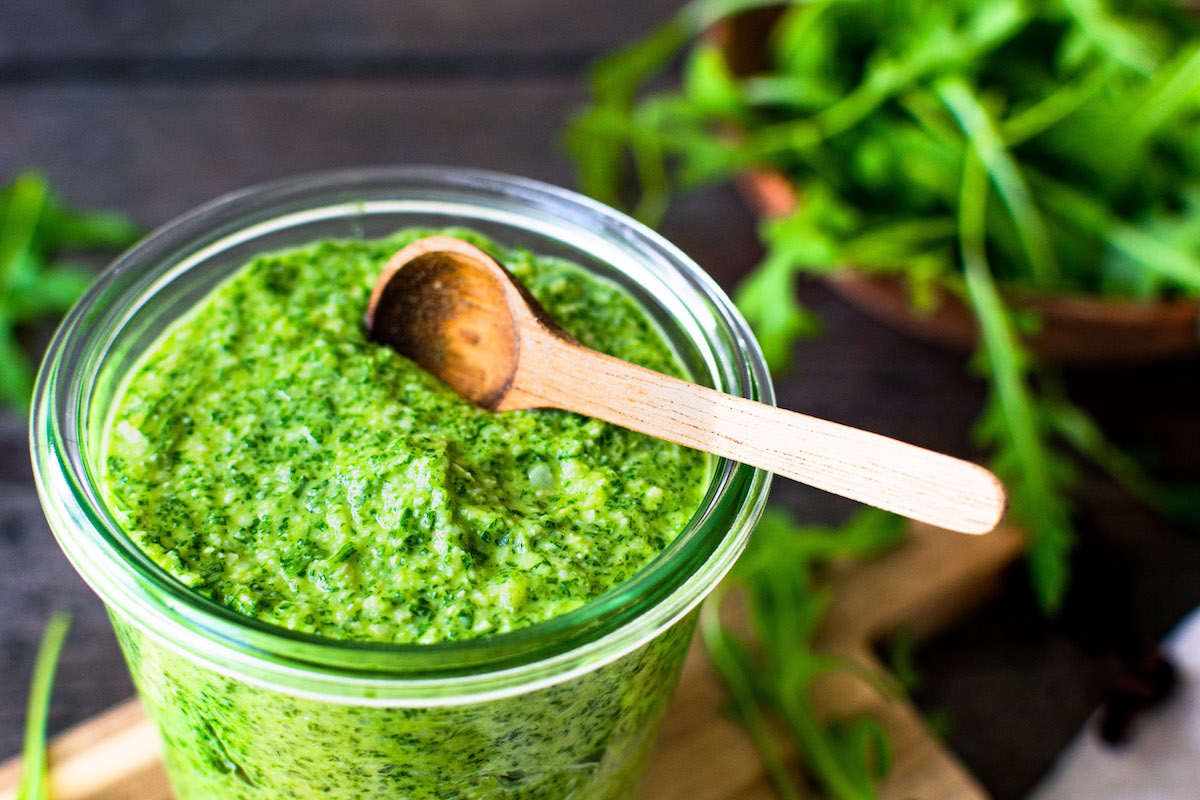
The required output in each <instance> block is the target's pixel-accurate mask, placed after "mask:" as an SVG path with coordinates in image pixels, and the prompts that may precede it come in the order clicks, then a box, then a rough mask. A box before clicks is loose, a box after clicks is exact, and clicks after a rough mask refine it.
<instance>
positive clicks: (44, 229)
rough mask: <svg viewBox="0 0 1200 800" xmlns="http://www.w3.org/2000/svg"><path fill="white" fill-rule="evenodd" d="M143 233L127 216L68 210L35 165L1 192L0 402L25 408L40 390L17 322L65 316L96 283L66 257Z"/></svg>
mask: <svg viewBox="0 0 1200 800" xmlns="http://www.w3.org/2000/svg"><path fill="white" fill-rule="evenodd" d="M140 235H141V229H140V228H139V227H138V226H137V225H136V224H134V223H133V222H132V221H131V220H130V219H129V218H127V217H125V216H123V215H120V214H114V213H111V212H75V211H72V210H70V209H68V208H67V207H66V206H64V205H63V203H62V201H61V200H60V199H59V198H58V196H57V195H56V194H55V192H54V191H53V189H52V188H51V187H50V185H49V183H48V182H47V181H46V178H45V177H44V176H43V175H41V173H39V172H37V171H35V170H25V171H24V172H21V173H20V174H18V175H17V176H16V177H15V178H14V179H13V180H12V182H11V183H9V184H8V186H6V187H4V188H3V189H0V406H7V407H9V408H11V409H13V410H15V411H24V410H26V408H27V407H28V405H29V399H30V396H31V395H32V392H33V363H32V361H31V359H30V358H29V356H28V355H27V354H26V353H25V351H24V349H23V348H22V347H21V345H20V342H19V339H18V332H19V331H18V326H20V325H24V324H27V323H31V322H34V321H36V320H38V319H40V318H43V317H54V316H57V315H59V314H61V313H63V312H64V311H66V310H67V309H69V308H70V307H71V305H72V304H74V302H75V301H76V300H77V299H79V296H80V295H81V294H83V292H84V290H85V289H86V288H87V287H88V285H89V284H90V283H91V281H92V274H91V272H90V271H88V270H86V269H84V268H82V267H79V266H75V265H71V264H67V263H63V262H59V261H58V260H57V259H58V258H59V256H60V255H61V254H62V253H63V252H64V251H72V252H78V253H83V252H92V251H112V250H116V249H119V248H123V247H126V246H128V245H130V244H132V243H133V242H134V241H135V240H136V239H137V238H138V237H139V236H140Z"/></svg>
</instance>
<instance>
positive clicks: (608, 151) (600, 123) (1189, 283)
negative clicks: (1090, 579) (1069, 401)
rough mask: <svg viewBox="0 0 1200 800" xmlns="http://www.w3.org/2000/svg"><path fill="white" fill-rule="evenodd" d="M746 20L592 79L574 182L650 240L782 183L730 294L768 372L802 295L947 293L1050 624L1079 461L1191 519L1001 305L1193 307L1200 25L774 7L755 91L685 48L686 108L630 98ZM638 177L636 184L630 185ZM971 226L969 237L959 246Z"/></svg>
mask: <svg viewBox="0 0 1200 800" xmlns="http://www.w3.org/2000/svg"><path fill="white" fill-rule="evenodd" d="M757 5H762V4H755V3H750V2H744V3H739V2H736V1H731V2H727V3H719V2H704V1H703V0H698V1H696V2H693V3H692V4H690V5H688V6H686V7H685V8H684V9H683V10H682V11H681V12H680V13H679V14H678V15H677V16H676V17H675V19H674V20H672V22H671V23H670V24H669V26H668V28H669V29H670V30H667V29H663V30H660V32H659V33H658V34H656V36H657V38H655V37H651V39H648V40H646V42H647V44H643V45H642V46H643V47H647V48H648V51H649V52H652V53H653V56H654V57H653V58H646V56H645V53H646V52H647V51H642V55H641V57H639V58H634V59H632V60H631V61H630V62H629V66H626V67H620V66H619V65H617V63H616V62H615V61H609V62H606V67H607V69H608V70H610V71H611V73H610V74H611V75H615V76H620V78H621V79H620V80H613V81H610V82H609V83H608V84H606V86H607V88H606V89H605V90H604V91H603V92H601V91H598V92H597V95H596V102H595V103H594V105H593V106H592V107H591V109H589V110H588V111H587V112H585V114H584V115H583V116H584V118H585V119H589V118H590V119H591V121H592V123H593V125H592V127H591V128H590V129H584V128H577V129H576V130H575V133H576V134H577V139H576V141H575V146H576V150H577V151H578V152H583V151H584V150H586V149H587V148H588V147H594V148H602V149H603V151H604V153H605V156H604V158H603V159H599V158H591V159H590V160H589V159H577V160H578V161H579V163H580V171H581V174H592V175H598V176H601V179H602V180H603V181H607V182H608V183H606V184H604V186H603V193H602V194H599V195H598V196H600V198H601V199H603V200H606V201H607V202H616V201H617V200H619V199H621V198H622V196H623V194H622V188H623V189H624V192H625V194H624V197H625V199H628V200H629V203H627V205H628V206H632V207H634V208H635V209H637V212H638V213H639V214H640V215H641V216H642V218H643V219H647V220H651V221H653V220H657V219H659V218H661V216H662V214H663V213H665V210H666V208H667V207H668V204H669V202H670V200H671V198H672V196H674V195H675V194H678V193H680V192H683V191H687V190H688V189H690V188H691V187H693V186H695V185H698V184H699V183H701V182H710V181H713V180H717V179H724V178H732V177H735V176H737V175H738V174H739V173H741V172H743V171H745V170H747V169H749V168H753V169H756V170H757V169H766V170H770V171H775V172H778V173H781V174H782V175H784V176H786V177H787V178H788V179H789V180H790V181H791V182H792V183H793V185H794V186H795V187H796V188H797V190H798V193H799V203H798V206H797V208H796V210H795V212H794V213H792V214H789V215H787V216H786V217H784V218H783V219H780V220H776V221H768V222H766V223H764V224H763V225H762V226H761V228H760V236H761V238H762V240H763V242H764V244H765V246H766V255H765V257H764V258H763V260H762V262H761V263H760V264H759V265H758V266H757V267H756V269H755V271H754V272H753V273H752V274H751V275H749V276H747V278H746V279H745V280H744V282H743V284H742V286H741V287H739V289H738V292H737V300H738V302H739V305H740V307H741V308H742V310H743V312H744V313H745V314H746V316H747V318H748V320H749V321H750V323H751V325H752V326H753V327H754V330H755V333H756V334H757V335H758V337H759V339H760V341H761V343H762V345H763V350H764V352H765V354H766V355H767V357H768V360H769V363H770V365H771V367H772V369H773V370H776V371H781V370H784V369H786V368H787V366H788V363H789V360H790V359H789V356H790V353H791V351H792V345H793V343H794V341H795V339H796V338H798V337H800V336H804V335H811V334H812V333H814V332H815V330H816V328H817V325H816V322H815V320H813V319H812V318H811V317H810V316H809V315H808V314H807V312H806V311H805V310H804V309H803V308H802V306H801V305H800V304H799V302H798V301H797V299H796V297H795V295H794V293H793V283H794V281H795V279H796V276H797V275H798V274H801V273H808V274H818V275H819V274H826V273H829V272H830V271H831V270H834V269H836V268H839V267H846V266H849V267H852V268H854V269H857V270H863V271H868V272H886V273H890V274H893V275H899V276H901V277H903V278H904V280H905V282H906V284H907V285H908V287H909V291H910V295H911V297H912V298H913V303H914V306H915V307H916V308H918V309H925V310H929V309H932V308H933V307H934V304H935V302H936V301H937V299H938V298H939V297H941V296H942V295H943V294H944V293H945V292H946V291H949V292H952V293H955V294H958V295H960V296H962V297H964V298H966V300H967V301H968V302H969V303H970V305H971V307H972V309H973V311H974V313H975V316H976V322H977V324H978V327H979V329H980V331H981V333H982V342H983V347H982V349H981V354H980V357H979V359H978V360H977V363H978V364H980V365H982V373H983V375H984V376H985V378H986V379H987V380H988V381H989V384H990V387H991V391H990V392H989V402H988V405H987V407H986V408H985V410H984V412H983V414H982V415H981V417H980V419H979V420H978V422H977V425H976V436H977V440H978V441H979V442H980V443H982V444H984V445H985V446H987V447H989V448H991V450H992V457H993V461H994V463H995V464H996V466H997V470H998V471H1001V472H1002V473H1003V474H1002V477H1005V478H1007V480H1008V481H1009V483H1010V489H1012V491H1013V503H1012V506H1011V518H1012V519H1013V521H1014V522H1016V523H1018V524H1021V525H1023V526H1024V527H1025V528H1027V529H1028V530H1029V531H1030V535H1031V536H1032V540H1033V544H1032V546H1031V549H1030V559H1031V569H1032V572H1033V577H1034V583H1035V587H1036V591H1037V594H1038V596H1039V598H1041V600H1042V602H1043V603H1045V604H1046V605H1047V607H1048V608H1052V607H1056V606H1057V604H1058V603H1060V602H1061V600H1062V594H1063V592H1064V591H1065V587H1066V579H1067V572H1068V569H1067V555H1068V553H1069V550H1070V544H1071V541H1072V539H1073V537H1074V534H1073V532H1072V525H1071V519H1070V511H1069V505H1070V504H1069V492H1070V490H1071V486H1072V473H1073V461H1072V460H1071V457H1072V456H1074V457H1076V458H1078V457H1083V458H1086V459H1088V460H1091V461H1093V462H1094V463H1096V464H1097V465H1099V466H1101V467H1102V468H1103V469H1105V470H1106V471H1108V472H1109V473H1110V474H1111V475H1112V476H1113V477H1114V479H1116V480H1117V481H1118V482H1120V483H1121V484H1122V485H1123V486H1125V487H1126V488H1127V489H1129V490H1130V491H1131V492H1133V493H1134V495H1135V496H1136V497H1139V498H1141V499H1143V500H1144V501H1145V502H1147V503H1151V504H1153V505H1154V506H1156V507H1158V508H1161V509H1169V508H1184V507H1186V506H1187V503H1188V501H1187V499H1186V497H1182V498H1181V496H1180V493H1178V492H1174V491H1170V490H1167V489H1164V488H1163V487H1161V486H1158V485H1157V484H1156V483H1155V482H1154V481H1152V480H1151V479H1150V478H1149V477H1147V476H1146V474H1145V472H1144V470H1138V469H1136V466H1137V465H1136V464H1134V463H1133V462H1132V460H1131V459H1129V458H1128V457H1125V456H1123V455H1121V454H1120V453H1119V452H1118V451H1116V450H1115V448H1112V447H1111V446H1109V445H1108V444H1107V443H1105V442H1103V437H1101V436H1099V435H1098V434H1099V433H1100V432H1099V431H1098V430H1097V429H1094V428H1092V427H1090V426H1089V425H1087V424H1085V423H1083V422H1082V421H1081V418H1080V417H1079V416H1078V415H1076V414H1075V413H1072V412H1071V411H1068V410H1066V409H1064V407H1063V406H1062V405H1061V404H1060V402H1059V401H1060V400H1061V398H1057V397H1055V396H1054V393H1053V391H1052V389H1051V387H1052V386H1053V385H1054V383H1055V377H1054V369H1053V368H1052V367H1050V366H1048V365H1045V364H1035V363H1031V361H1030V359H1029V356H1028V354H1027V353H1026V351H1025V344H1024V337H1025V336H1027V335H1028V334H1029V333H1030V332H1031V331H1033V330H1034V329H1035V327H1036V320H1035V319H1034V318H1033V317H1032V316H1031V315H1030V314H1028V313H1024V312H1017V311H1014V310H1011V309H1008V308H1007V307H1006V305H1005V303H1006V301H1005V298H1006V297H1008V296H1010V293H1019V292H1022V291H1028V290H1033V291H1035V292H1047V291H1049V292H1056V293H1071V294H1079V293H1083V294H1093V295H1097V296H1102V297H1118V298H1130V297H1133V298H1139V299H1159V298H1171V297H1180V296H1182V297H1188V298H1194V299H1200V225H1198V224H1197V223H1196V220H1197V219H1200V215H1197V213H1196V211H1197V209H1200V188H1198V187H1200V114H1198V113H1196V112H1197V110H1198V107H1200V22H1198V20H1197V18H1196V17H1195V15H1192V14H1188V13H1186V11H1183V10H1181V9H1180V8H1179V6H1178V4H1177V3H1176V2H1174V0H1149V2H1142V3H1137V4H1132V5H1130V4H1122V5H1121V6H1120V7H1119V8H1118V7H1116V6H1111V5H1110V4H1109V3H1106V2H1103V1H1102V0H1066V2H1063V3H1032V4H1031V3H1026V2H1022V0H986V2H973V1H972V0H947V2H943V3H936V4H929V3H923V2H917V1H916V0H900V1H899V2H889V3H877V2H872V0H836V1H835V0H823V1H822V0H818V2H793V3H784V4H780V8H779V10H778V12H777V13H778V16H777V18H776V19H777V22H776V24H775V25H774V27H773V29H772V30H771V31H770V32H769V35H768V36H767V38H766V41H765V42H764V43H763V45H762V51H761V55H762V58H761V59H760V61H761V62H762V64H761V68H760V69H757V71H756V72H755V73H754V74H750V75H736V74H733V73H731V72H730V71H729V70H728V68H727V67H728V65H727V64H725V62H724V60H723V59H722V58H721V57H720V55H719V54H718V53H717V52H716V51H715V50H714V49H713V45H712V44H711V43H710V41H711V40H701V41H700V42H698V43H697V44H694V45H692V46H691V52H690V54H688V55H685V57H684V59H683V63H684V65H685V73H684V76H683V81H682V89H681V90H679V91H672V90H669V89H662V88H660V86H661V83H656V84H655V91H654V92H652V93H650V92H647V91H646V87H647V79H648V77H649V76H650V75H651V74H656V75H657V74H659V73H661V72H663V71H664V70H665V69H666V68H667V67H668V66H669V65H670V64H671V62H672V60H673V59H674V58H675V52H676V50H677V49H683V48H685V47H687V46H688V43H689V42H691V40H692V37H694V36H695V35H697V33H698V32H699V31H700V30H701V29H702V28H703V26H704V25H706V24H708V23H710V22H712V21H713V20H714V19H715V15H716V14H719V13H728V14H732V13H733V12H735V11H738V10H743V9H747V8H751V7H756V6H757ZM651 40H653V42H654V46H653V47H650V46H649V44H648V43H649V42H650V41H651ZM648 64H652V66H653V70H651V69H647V65H648ZM614 87H617V88H614ZM589 115H590V117H589ZM731 122H733V123H735V124H736V125H737V127H738V131H737V145H736V146H731V145H730V144H729V143H730V130H729V128H730V123H731ZM972 162H978V163H977V164H975V165H974V166H972V165H971V163H972ZM630 163H631V164H633V165H634V167H635V169H634V173H635V174H636V176H637V177H638V180H637V181H635V182H633V183H632V185H631V184H622V176H623V175H625V176H627V175H628V170H623V169H622V167H623V166H624V165H627V164H630ZM975 171H979V172H980V173H981V175H982V178H981V179H980V180H978V181H977V180H976V179H975V178H974V177H971V176H970V174H969V173H973V172H975ZM968 177H969V178H970V180H967V179H966V178H968ZM976 183H978V187H977V188H976V187H975V184H976ZM967 184H969V185H970V186H971V187H973V188H971V191H970V192H967V191H966V185H967ZM591 185H592V183H591V182H589V181H588V180H585V181H584V188H585V190H588V191H591V188H590V186H591ZM993 196H994V197H993ZM995 200H998V201H999V202H994V201H995ZM964 203H973V204H975V205H974V207H973V208H963V204H964ZM967 218H971V219H972V220H976V221H975V222H972V224H975V225H977V227H978V230H976V231H970V232H966V231H962V230H960V228H961V226H962V225H963V224H964V220H965V219H967ZM947 221H949V223H950V225H951V226H952V227H953V228H954V230H947V225H946V222H947ZM1181 503H1182V505H1181Z"/></svg>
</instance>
